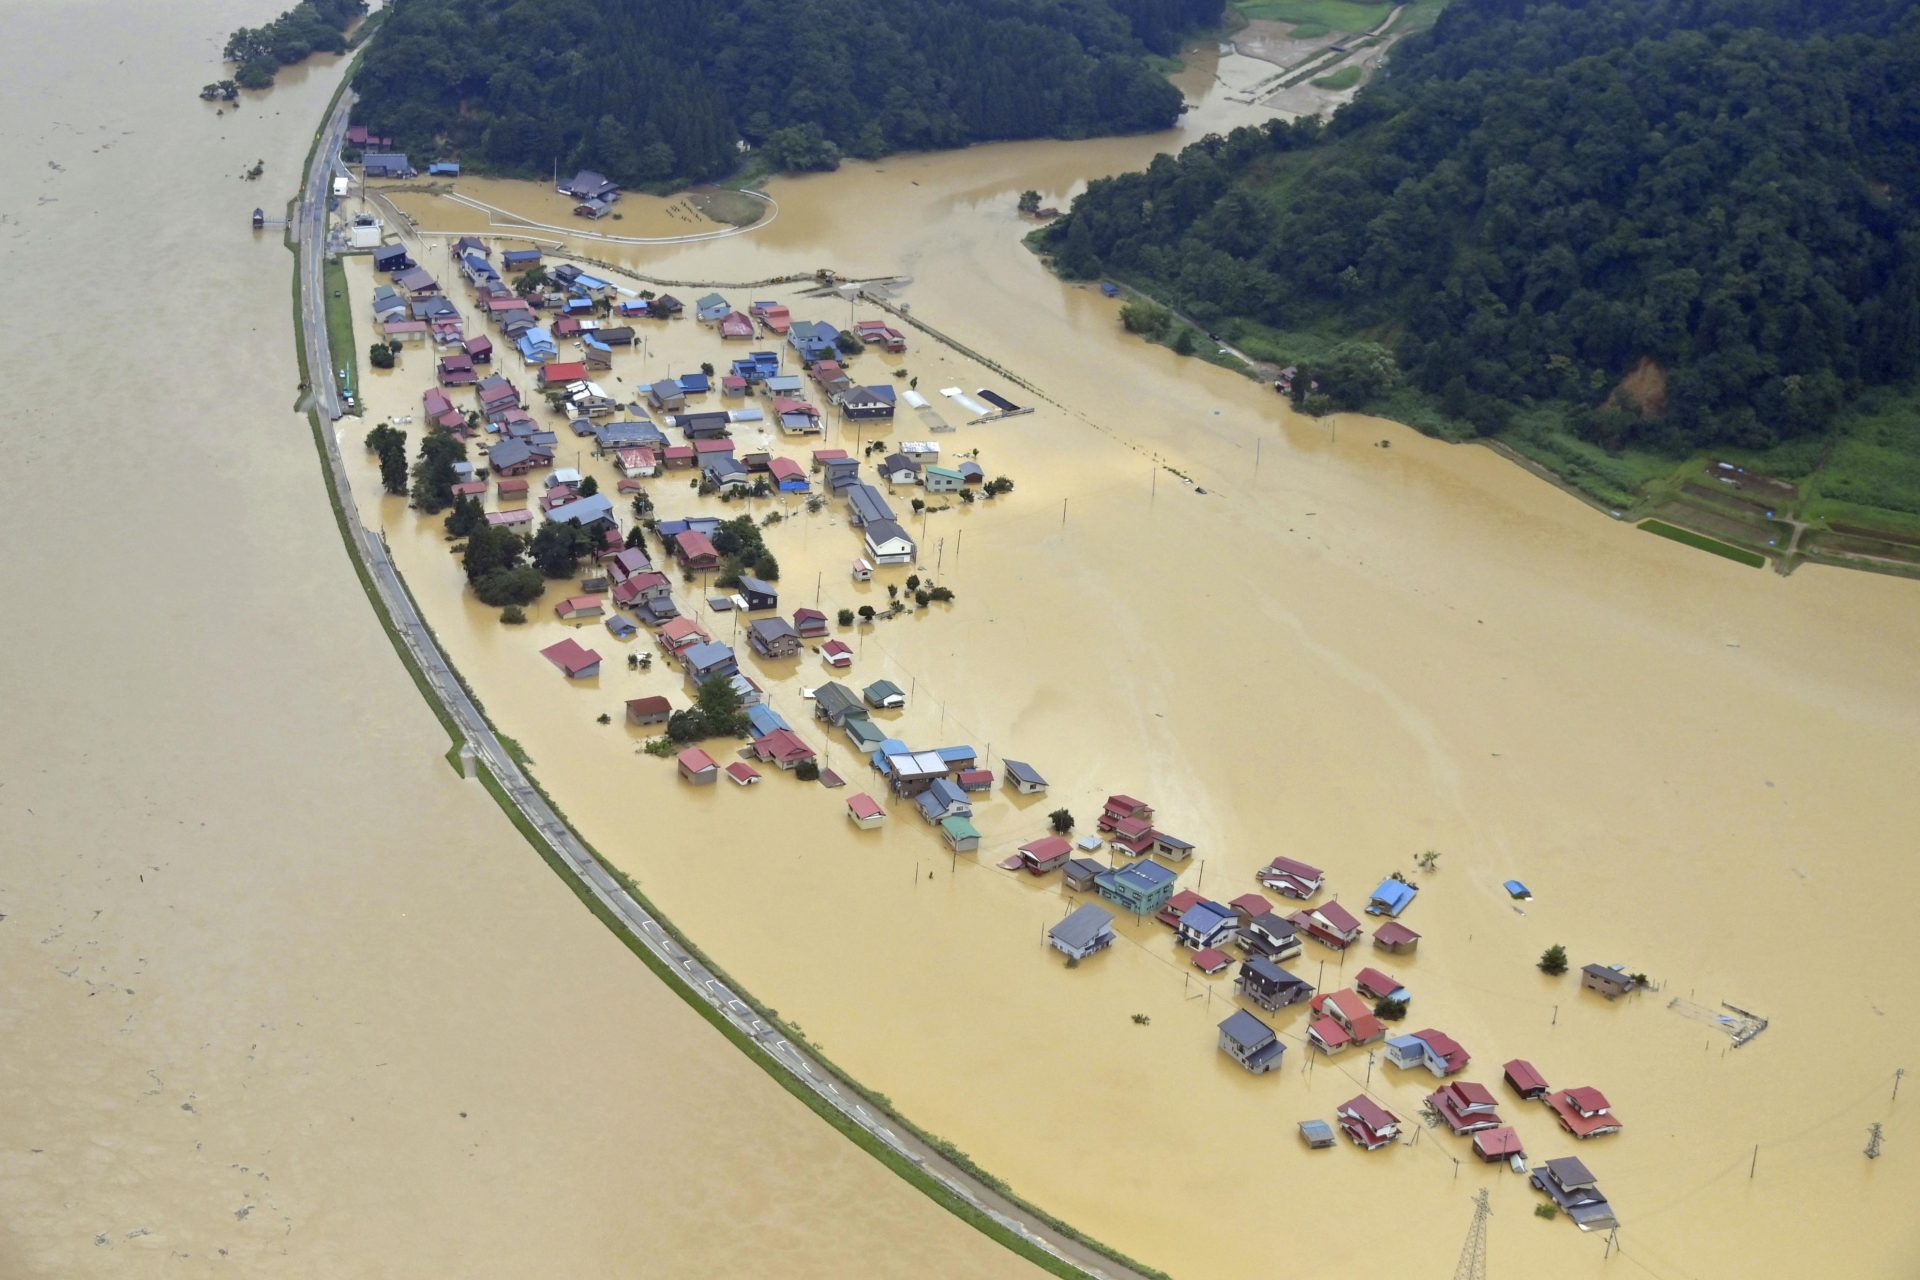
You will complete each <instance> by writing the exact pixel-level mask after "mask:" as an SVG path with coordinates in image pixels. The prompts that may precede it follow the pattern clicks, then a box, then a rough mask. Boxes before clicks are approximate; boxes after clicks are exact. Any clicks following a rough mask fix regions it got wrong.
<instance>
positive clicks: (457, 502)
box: [447, 497, 487, 538]
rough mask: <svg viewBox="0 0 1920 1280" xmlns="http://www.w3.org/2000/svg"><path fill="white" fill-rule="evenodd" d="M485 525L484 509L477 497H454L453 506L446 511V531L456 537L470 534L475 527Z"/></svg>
mask: <svg viewBox="0 0 1920 1280" xmlns="http://www.w3.org/2000/svg"><path fill="white" fill-rule="evenodd" d="M486 527H487V513H486V509H485V508H484V507H482V506H481V505H480V502H479V499H477V498H464V497H463V498H455V499H454V500H453V506H452V508H451V509H449V510H448V512H447V532H448V533H449V534H451V535H452V536H454V537H456V538H465V537H468V536H470V535H472V533H473V531H474V530H476V529H484V528H486Z"/></svg>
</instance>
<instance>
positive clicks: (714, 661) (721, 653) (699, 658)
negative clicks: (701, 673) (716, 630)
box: [680, 640, 733, 668]
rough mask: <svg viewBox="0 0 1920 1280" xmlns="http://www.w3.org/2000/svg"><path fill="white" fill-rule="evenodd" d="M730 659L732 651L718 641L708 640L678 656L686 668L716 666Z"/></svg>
mask: <svg viewBox="0 0 1920 1280" xmlns="http://www.w3.org/2000/svg"><path fill="white" fill-rule="evenodd" d="M732 658H733V650H732V649H731V648H729V647H728V646H726V645H724V644H721V643H720V642H719V641H718V640H708V641H705V642H703V643H701V644H696V645H693V646H692V647H690V648H689V649H687V651H686V652H685V653H683V654H681V655H680V660H681V661H682V662H684V663H686V665H687V666H688V668H693V667H713V666H718V665H720V664H722V663H724V662H727V661H729V660H731V659H732Z"/></svg>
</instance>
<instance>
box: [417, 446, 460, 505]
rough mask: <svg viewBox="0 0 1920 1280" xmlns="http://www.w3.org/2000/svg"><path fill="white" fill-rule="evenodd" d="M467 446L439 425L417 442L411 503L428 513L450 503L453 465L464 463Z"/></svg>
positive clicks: (451, 499)
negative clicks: (417, 451) (418, 444)
mask: <svg viewBox="0 0 1920 1280" xmlns="http://www.w3.org/2000/svg"><path fill="white" fill-rule="evenodd" d="M466 457H467V446H466V445H465V444H463V443H461V442H460V441H459V440H457V439H455V438H454V437H453V435H452V434H451V433H450V432H448V431H447V430H445V429H444V428H441V427H435V428H434V429H433V430H431V431H429V432H428V433H427V434H426V436H425V437H424V438H422V439H421V441H420V457H419V460H418V461H416V462H415V463H414V464H413V505H414V506H416V507H418V508H419V509H420V510H422V511H424V512H426V513H427V514H428V515H432V514H433V513H434V512H436V511H441V510H444V509H445V508H447V507H448V506H450V505H452V503H453V485H454V471H453V464H454V463H456V462H464V461H466Z"/></svg>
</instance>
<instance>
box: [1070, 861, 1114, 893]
mask: <svg viewBox="0 0 1920 1280" xmlns="http://www.w3.org/2000/svg"><path fill="white" fill-rule="evenodd" d="M1106 869H1107V868H1106V867H1105V866H1104V865H1103V864H1101V863H1098V862H1095V861H1094V860H1093V859H1092V858H1069V859H1068V860H1067V864H1066V869H1065V870H1066V874H1065V875H1064V876H1063V877H1062V882H1063V883H1064V884H1065V885H1066V886H1067V888H1069V889H1072V890H1074V891H1076V892H1078V891H1080V890H1083V889H1091V888H1093V887H1094V886H1093V879H1094V877H1095V876H1097V875H1099V874H1100V873H1101V872H1102V871H1105V870H1106Z"/></svg>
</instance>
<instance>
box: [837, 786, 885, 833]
mask: <svg viewBox="0 0 1920 1280" xmlns="http://www.w3.org/2000/svg"><path fill="white" fill-rule="evenodd" d="M847 819H848V821H850V822H852V823H853V825H854V826H856V827H858V828H860V829H861V830H862V831H871V830H873V829H874V828H875V827H877V826H879V825H880V824H881V823H883V822H885V821H886V820H887V811H886V810H885V809H883V808H881V807H880V802H879V801H878V800H875V799H874V798H873V797H872V796H870V795H868V794H867V793H866V792H864V791H861V792H858V793H856V794H854V795H851V796H848V797H847Z"/></svg>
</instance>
